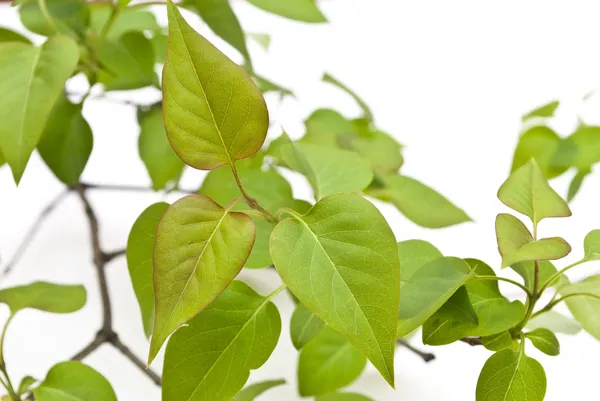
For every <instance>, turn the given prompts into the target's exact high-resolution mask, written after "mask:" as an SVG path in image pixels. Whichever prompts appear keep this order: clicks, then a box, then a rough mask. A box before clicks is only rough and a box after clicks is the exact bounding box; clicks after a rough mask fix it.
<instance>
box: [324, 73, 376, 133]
mask: <svg viewBox="0 0 600 401" xmlns="http://www.w3.org/2000/svg"><path fill="white" fill-rule="evenodd" d="M323 82H327V83H329V84H332V85H334V86H337V87H338V88H340V89H341V90H343V91H344V92H346V93H347V94H349V95H350V96H352V98H353V99H354V100H355V101H356V103H358V106H359V107H360V108H361V110H362V112H363V117H364V118H365V119H366V120H367V121H369V122H373V113H372V112H371V109H369V106H367V104H366V103H365V102H364V100H362V99H361V98H360V97H359V96H358V95H357V94H356V92H354V91H353V90H352V89H350V88H349V87H347V86H346V85H344V84H343V83H341V82H340V81H338V80H337V79H335V78H334V77H333V76H331V75H330V74H328V73H325V74H324V75H323Z"/></svg>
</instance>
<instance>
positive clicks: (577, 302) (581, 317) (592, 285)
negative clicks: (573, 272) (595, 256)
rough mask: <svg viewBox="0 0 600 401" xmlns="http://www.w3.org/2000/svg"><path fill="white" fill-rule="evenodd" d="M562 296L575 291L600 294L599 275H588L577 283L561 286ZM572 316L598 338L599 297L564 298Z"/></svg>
mask: <svg viewBox="0 0 600 401" xmlns="http://www.w3.org/2000/svg"><path fill="white" fill-rule="evenodd" d="M560 293H561V294H562V295H563V296H566V295H570V294H576V293H592V294H596V295H598V296H600V275H598V276H592V277H588V278H586V279H585V280H583V281H580V282H578V283H573V284H570V285H566V286H564V287H561V289H560ZM566 302H567V306H568V307H569V310H570V311H571V313H572V314H573V317H574V318H575V319H577V321H578V322H579V323H581V326H582V327H583V329H584V330H585V331H587V332H588V333H590V334H591V335H592V336H594V337H596V338H597V339H598V340H600V299H597V298H592V297H587V296H576V297H570V298H568V299H567V300H566Z"/></svg>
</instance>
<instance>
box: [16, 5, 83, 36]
mask: <svg viewBox="0 0 600 401" xmlns="http://www.w3.org/2000/svg"><path fill="white" fill-rule="evenodd" d="M39 3H40V2H39V1H37V0H27V1H25V2H24V3H23V5H22V6H21V8H20V10H19V14H20V17H21V22H22V23H23V25H24V26H25V27H26V28H27V29H29V30H30V31H31V32H35V33H38V34H40V35H44V36H52V35H54V34H56V32H57V29H58V31H59V32H62V33H65V34H69V35H78V36H83V34H84V32H85V29H86V28H87V26H88V24H89V20H90V12H89V9H88V5H87V2H86V1H85V0H45V6H46V9H47V12H48V15H49V17H50V18H51V19H52V21H53V22H52V23H50V22H49V21H48V18H47V17H46V16H45V15H44V13H43V12H42V10H41V9H40V5H39Z"/></svg>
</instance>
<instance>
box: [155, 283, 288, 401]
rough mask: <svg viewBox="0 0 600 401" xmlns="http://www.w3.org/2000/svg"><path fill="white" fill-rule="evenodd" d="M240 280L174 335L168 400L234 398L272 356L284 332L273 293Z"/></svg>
mask: <svg viewBox="0 0 600 401" xmlns="http://www.w3.org/2000/svg"><path fill="white" fill-rule="evenodd" d="M274 295H275V293H273V294H271V295H270V296H268V297H263V296H261V295H259V294H257V293H256V292H255V291H254V290H253V289H252V288H250V287H249V286H248V285H247V284H245V283H243V282H241V281H234V282H233V283H231V285H230V286H229V287H228V288H227V289H226V290H225V292H223V294H221V295H220V296H219V297H218V298H217V299H216V300H215V302H213V303H212V304H211V305H209V306H208V307H207V308H206V309H205V310H203V311H202V312H200V313H199V314H198V316H196V317H195V318H193V319H192V320H190V321H189V324H188V325H186V326H184V327H182V328H181V329H179V330H177V332H176V333H175V334H173V336H172V337H171V339H170V340H169V344H168V345H167V351H166V353H165V364H164V368H163V390H162V399H163V400H165V401H175V400H187V401H204V400H211V401H229V400H231V398H233V397H234V396H235V395H236V394H237V392H238V391H239V390H240V389H241V388H242V387H243V386H244V383H246V380H247V379H248V375H249V373H250V370H253V369H258V368H259V367H261V366H262V365H263V364H264V363H265V362H266V361H267V359H268V358H269V356H270V355H271V353H272V352H273V350H274V349H275V346H276V345H277V341H278V339H279V334H280V332H281V318H280V317H279V312H278V311H277V308H276V307H275V305H274V304H273V303H272V302H271V298H272V297H273V296H274Z"/></svg>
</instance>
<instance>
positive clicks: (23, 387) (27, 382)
mask: <svg viewBox="0 0 600 401" xmlns="http://www.w3.org/2000/svg"><path fill="white" fill-rule="evenodd" d="M36 381H37V380H36V379H35V378H33V377H31V376H25V377H24V378H23V379H21V383H19V389H18V391H17V392H18V393H19V394H24V393H27V392H29V390H30V389H31V387H32V386H33V385H34V384H35V382H36Z"/></svg>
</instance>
